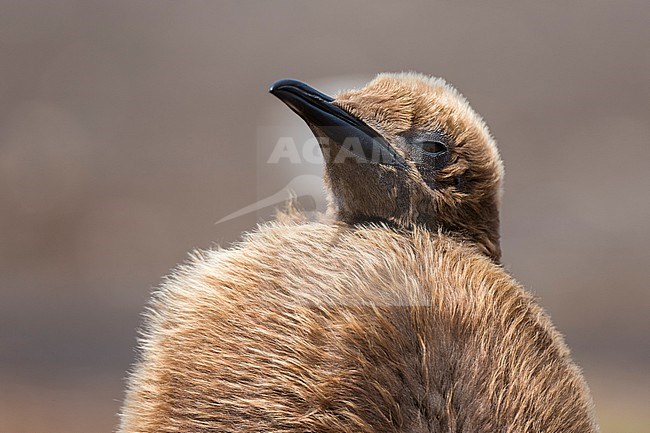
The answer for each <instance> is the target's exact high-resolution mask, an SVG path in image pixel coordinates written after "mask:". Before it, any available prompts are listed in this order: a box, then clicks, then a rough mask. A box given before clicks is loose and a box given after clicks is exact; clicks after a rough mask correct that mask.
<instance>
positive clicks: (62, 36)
mask: <svg viewBox="0 0 650 433" xmlns="http://www.w3.org/2000/svg"><path fill="white" fill-rule="evenodd" d="M649 22H650V3H649V2H647V1H636V2H635V1H610V2H602V1H591V2H586V1H582V2H577V1H576V2H570V3H569V2H531V1H529V2H515V1H514V0H510V1H469V0H462V1H451V0H447V1H439V2H416V3H408V4H406V3H402V2H395V3H384V2H377V1H373V2H356V1H355V2H333V3H331V2H327V3H326V2H288V1H276V2H268V1H267V2H261V1H260V2H253V1H248V2H236V1H227V2H226V1H216V0H213V1H189V0H188V1H163V0H140V1H116V0H111V1H64V0H60V1H57V2H52V1H41V0H39V1H37V0H16V1H6V0H0V432H2V433H17V432H29V433H39V432H68V433H70V432H84V433H88V432H103V431H110V430H111V429H113V428H114V427H115V425H116V422H117V418H116V415H115V414H116V412H117V410H118V408H119V404H120V400H121V398H122V392H123V385H124V383H123V378H124V376H125V372H126V370H127V369H128V368H129V366H130V364H131V362H132V361H133V357H134V346H135V338H136V328H137V326H138V324H139V321H140V317H139V314H140V312H141V311H142V310H143V307H144V303H145V301H146V298H147V296H148V294H149V292H150V290H151V288H152V287H154V286H155V285H156V284H158V282H159V280H160V277H161V276H162V275H164V274H165V273H167V272H168V270H169V269H170V268H172V267H173V266H174V265H175V264H176V263H178V262H179V261H182V260H183V259H184V258H185V257H186V253H187V252H188V251H189V250H191V249H193V248H197V247H208V246H210V245H211V244H213V243H215V242H217V243H221V244H224V245H227V244H228V243H229V242H232V241H234V240H237V239H238V238H239V236H240V233H241V232H242V231H246V230H251V229H253V228H254V226H255V224H256V222H257V221H259V220H260V219H263V218H264V217H265V216H268V214H269V213H270V210H269V209H266V210H262V211H261V212H258V213H254V214H250V215H248V216H245V217H241V218H236V219H233V220H230V221H228V222H225V223H222V224H215V222H216V221H217V220H219V219H220V218H221V217H223V216H224V215H227V214H229V213H230V212H232V211H234V210H236V209H238V208H240V207H242V206H245V205H247V204H250V203H252V202H254V201H255V200H257V199H258V198H260V194H262V193H264V194H265V193H266V191H261V190H260V188H262V189H264V188H268V189H269V190H270V191H275V190H279V189H280V188H282V187H283V186H284V184H285V183H286V178H282V177H281V176H280V177H279V178H278V179H277V181H274V180H273V178H272V177H271V178H267V177H266V176H268V172H269V167H261V166H260V162H259V160H260V158H259V154H260V152H262V153H264V152H265V150H264V149H262V150H260V137H259V135H260V131H265V129H263V127H273V128H278V127H280V128H281V127H282V126H283V125H282V123H283V122H284V121H285V120H286V121H287V122H291V121H293V117H292V115H291V114H290V113H289V112H288V110H287V109H286V107H284V106H283V105H282V104H281V103H279V101H277V100H275V99H274V98H273V97H271V96H270V95H268V94H267V88H268V85H269V84H270V83H271V82H272V81H274V80H275V79H277V78H282V77H286V76H291V77H294V78H298V79H301V80H304V81H306V82H309V83H330V84H329V85H330V86H332V85H333V83H336V82H338V81H337V80H339V78H337V77H344V78H340V79H341V80H353V81H354V80H358V79H359V77H362V78H364V77H370V76H372V75H373V74H375V73H376V72H381V71H401V70H416V71H420V72H425V73H428V74H434V75H439V76H443V77H445V78H447V79H448V80H449V81H451V82H452V83H454V84H455V85H456V86H457V87H458V88H459V89H460V90H461V91H462V92H463V93H465V95H466V96H467V97H468V98H469V100H470V101H471V103H472V105H473V106H474V107H475V108H476V109H477V111H479V112H480V113H481V114H482V115H483V116H484V117H485V118H486V120H487V121H488V123H489V124H490V126H491V128H492V131H493V133H494V135H495V136H496V138H497V140H498V142H499V144H500V148H501V151H502V155H503V158H504V160H505V164H506V172H507V175H506V188H505V198H504V206H503V218H502V228H503V250H504V253H505V256H504V264H505V266H506V267H507V268H508V269H509V270H510V271H511V272H512V273H513V274H514V275H515V276H516V277H517V278H518V279H519V280H521V281H522V282H523V283H524V284H525V285H526V286H527V287H528V288H529V289H531V290H532V291H533V292H534V293H535V294H536V295H538V296H539V297H540V302H541V303H542V304H543V305H544V306H545V308H546V309H547V310H548V311H549V312H550V313H551V315H552V316H553V318H554V320H555V323H556V325H557V326H558V327H559V328H560V329H561V330H562V332H563V333H564V334H565V335H566V338H567V340H568V342H569V344H570V346H571V347H572V349H573V352H574V355H575V358H576V360H577V361H578V363H580V364H581V365H582V366H583V368H584V371H585V375H586V376H587V379H588V381H589V383H590V385H591V387H592V389H593V392H594V396H595V400H596V406H597V412H598V416H599V418H600V420H601V422H602V426H603V431H612V432H613V431H616V432H622V433H625V432H641V431H643V430H646V431H647V429H648V425H650V415H649V414H648V411H647V407H648V402H649V401H650V391H649V390H650V373H649V369H650V341H649V337H648V335H649V330H650V318H649V316H650V314H649V313H650V287H649V281H650V230H649V229H648V226H649V223H650V198H649V191H650V85H649V79H650V48H649V47H650V25H649ZM345 77H348V78H345ZM349 77H357V78H354V79H351V78H349ZM326 90H331V89H326ZM273 119H281V120H273ZM298 125H299V123H298ZM291 127H292V128H296V126H295V125H294V124H292V125H291ZM297 128H302V126H297ZM301 131H302V132H301V133H306V131H307V130H306V128H304V129H303V130H301ZM261 171H264V173H265V174H264V176H265V177H264V179H262V181H260V172H261ZM271 171H272V170H271ZM269 179H270V180H269ZM261 185H262V186H261Z"/></svg>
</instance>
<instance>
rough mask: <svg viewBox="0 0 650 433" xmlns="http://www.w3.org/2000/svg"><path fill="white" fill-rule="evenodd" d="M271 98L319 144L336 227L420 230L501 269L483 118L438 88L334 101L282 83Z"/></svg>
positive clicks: (496, 194)
mask: <svg viewBox="0 0 650 433" xmlns="http://www.w3.org/2000/svg"><path fill="white" fill-rule="evenodd" d="M271 93H273V94H274V95H275V96H277V97H278V98H280V99H281V100H282V101H283V102H285V103H286V104H287V105H288V106H289V107H290V108H291V109H292V110H293V111H295V112H296V113H297V114H298V115H299V116H301V117H302V118H303V119H304V120H305V121H306V123H307V125H308V126H309V127H310V129H311V130H312V132H313V133H314V135H315V136H316V137H317V138H318V140H319V143H320V145H321V150H322V151H323V156H324V158H325V162H326V163H325V174H324V176H325V181H326V184H327V186H328V189H329V196H330V211H331V212H332V213H333V214H334V215H335V216H336V217H337V218H338V219H340V220H341V221H343V222H346V223H350V224H363V223H368V222H385V223H387V224H389V225H391V226H393V227H396V228H398V229H410V228H413V227H415V226H423V227H426V228H427V229H429V230H432V231H437V232H442V233H445V234H448V235H452V236H456V237H459V238H462V239H465V240H467V241H469V242H473V243H475V244H476V245H477V246H478V247H479V248H480V249H481V250H482V251H483V252H484V253H486V254H487V255H488V256H490V257H491V258H492V259H493V260H495V261H497V262H498V261H499V259H500V247H499V213H498V207H499V200H500V193H501V181H502V177H503V166H502V163H501V160H500V157H499V152H498V150H497V147H496V143H495V141H494V140H493V138H492V137H491V135H490V132H489V130H488V128H487V125H486V124H485V122H484V121H483V119H482V118H481V117H480V116H479V115H478V114H477V113H476V112H475V111H474V110H473V109H472V108H471V107H470V106H469V104H468V102H467V101H466V100H465V98H464V97H463V96H462V95H461V94H460V93H459V92H458V91H457V90H456V89H454V88H453V87H451V86H450V85H449V84H447V83H446V82H445V81H444V80H442V79H440V78H432V77H427V76H424V75H421V74H415V73H400V74H380V75H379V76H377V77H376V78H375V79H374V80H373V81H371V82H370V83H368V84H367V85H366V86H365V87H363V88H361V89H358V90H349V91H343V92H341V93H339V94H337V95H336V96H335V97H330V96H327V95H324V94H322V93H320V92H318V91H317V90H315V89H313V88H311V87H309V86H307V85H305V84H304V83H301V82H298V81H295V80H280V81H277V82H276V83H274V84H273V85H272V87H271Z"/></svg>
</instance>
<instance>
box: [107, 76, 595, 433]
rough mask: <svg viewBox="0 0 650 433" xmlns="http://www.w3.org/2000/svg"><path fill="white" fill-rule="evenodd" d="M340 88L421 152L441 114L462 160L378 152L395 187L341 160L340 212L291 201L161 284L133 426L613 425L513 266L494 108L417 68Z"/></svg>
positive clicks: (336, 170) (349, 429)
mask: <svg viewBox="0 0 650 433" xmlns="http://www.w3.org/2000/svg"><path fill="white" fill-rule="evenodd" d="M400 95H401V96H400ZM392 101H397V102H396V104H397V105H395V106H393V105H390V103H391V102H392ZM337 103H339V104H340V105H341V106H342V107H345V109H346V110H349V111H350V112H352V113H354V114H355V115H356V116H358V117H359V118H361V119H363V120H364V121H366V122H367V123H368V124H372V125H373V127H375V128H376V129H377V130H378V131H380V132H381V133H382V134H383V135H384V136H385V137H387V139H388V140H389V142H390V143H391V144H392V145H393V146H395V147H396V148H398V149H399V150H400V152H402V154H403V155H405V156H407V157H408V151H407V150H405V149H407V147H406V146H404V145H402V147H399V146H400V144H399V143H400V140H402V138H400V134H401V133H402V132H401V131H404V130H407V129H409V126H408V125H409V124H410V125H411V129H412V125H413V124H414V122H416V118H417V115H416V114H414V113H415V112H426V113H428V115H429V116H432V117H427V119H428V120H427V122H434V121H435V125H434V124H431V123H426V122H425V123H426V124H427V125H429V127H432V128H436V129H441V128H444V129H445V131H446V133H447V134H448V135H450V136H451V137H453V140H454V154H453V158H452V159H451V161H450V164H449V165H447V166H446V167H444V168H442V169H440V170H439V171H436V172H427V173H424V174H423V173H421V170H419V169H417V167H416V166H415V165H410V168H409V170H407V171H406V173H401V174H396V173H395V172H393V171H391V170H394V168H392V167H378V166H374V167H375V169H376V170H385V173H383V174H382V175H380V176H377V177H375V178H374V179H380V180H382V182H383V183H380V184H381V185H387V183H386V182H387V181H386V177H388V178H390V176H397V177H394V178H393V181H390V182H394V183H393V184H391V185H392V187H389V188H387V190H385V191H384V194H383V196H382V195H381V189H380V188H379V187H378V185H371V186H368V187H364V186H361V187H356V189H354V190H353V191H352V192H350V191H349V190H346V188H345V185H346V183H347V184H348V185H350V182H352V181H353V179H352V176H353V173H354V172H353V170H352V167H354V166H350V167H336V166H333V165H331V164H328V168H327V173H326V176H327V178H328V182H329V185H330V188H331V190H332V191H331V192H332V195H333V203H332V208H331V213H330V215H329V216H327V217H324V218H323V219H322V220H321V221H317V222H309V221H306V220H305V219H304V218H303V217H302V215H300V214H299V213H296V212H289V213H285V214H280V215H279V217H278V219H277V221H276V222H273V223H270V224H267V225H265V226H262V227H260V228H259V229H258V230H257V231H256V232H254V233H252V234H250V235H247V236H246V237H245V239H244V241H243V242H241V243H240V244H238V245H237V246H235V247H233V248H231V249H228V250H221V249H215V250H210V251H204V252H199V253H197V254H195V255H194V257H193V258H192V260H191V262H190V263H188V264H186V265H184V266H181V267H179V268H178V269H177V270H176V271H175V272H174V273H173V274H172V275H171V276H170V277H169V278H168V280H167V281H166V282H165V283H164V284H163V285H162V287H161V288H160V289H159V290H158V291H157V292H156V293H155V294H154V296H153V299H152V301H151V304H150V307H149V309H148V312H147V315H146V326H145V329H144V333H143V334H144V335H143V338H142V341H141V355H140V359H139V361H138V363H137V365H136V366H135V369H134V371H133V372H132V374H131V376H130V379H129V387H128V392H127V398H126V401H125V404H124V408H123V411H122V418H121V425H120V430H119V431H120V432H124V433H126V432H141V433H154V432H158V433H160V432H245V433H252V432H287V433H298V432H315V433H318V432H321V433H330V432H332V433H333V432H345V433H357V432H423V433H424V432H429V433H442V432H466V433H495V432H499V433H502V432H504V433H505V432H512V433H515V432H517V433H533V432H535V433H542V432H544V433H587V432H596V431H598V427H597V425H596V423H595V421H594V418H593V415H592V403H591V398H590V396H589V391H588V389H587V387H586V385H585V383H584V380H583V378H582V376H581V374H580V371H579V369H578V368H577V367H576V366H575V365H574V364H573V362H572V361H571V359H570V356H569V351H568V349H567V347H566V345H565V344H564V342H563V340H562V337H561V336H560V335H559V334H558V332H557V331H556V330H555V329H554V328H553V325H552V324H551V322H550V320H549V318H548V317H547V316H546V315H545V314H544V312H543V311H542V309H541V308H540V307H539V306H538V305H537V304H536V303H535V302H534V300H533V298H532V297H531V296H530V295H529V294H528V293H527V292H526V291H524V290H523V289H522V288H521V287H520V286H519V285H518V284H517V283H516V282H515V281H514V280H513V279H512V278H511V277H510V276H509V275H508V274H507V273H506V272H505V271H504V270H503V269H502V268H501V267H500V266H499V265H498V263H497V262H498V257H499V247H498V214H497V205H498V196H499V187H500V181H501V175H502V169H501V163H500V161H499V158H498V153H497V151H496V147H495V145H494V142H493V141H492V139H491V138H490V136H489V133H488V132H487V128H486V127H485V125H484V124H483V122H482V121H481V120H480V118H479V117H478V116H477V115H476V114H475V113H474V112H473V111H472V110H471V109H470V108H469V106H468V105H467V103H466V102H465V101H464V99H462V97H460V95H459V94H458V93H457V92H455V91H454V90H453V89H451V88H450V87H449V86H447V85H446V84H444V83H443V82H442V81H440V80H436V79H429V78H425V77H422V76H418V75H413V74H405V75H382V76H380V77H379V78H378V79H377V80H375V81H374V82H373V83H371V84H370V85H369V86H368V87H366V88H365V89H362V90H361V91H353V92H347V93H343V94H341V95H340V96H339V97H338V99H337ZM386 104H388V105H390V106H389V107H387V106H386ZM420 105H422V107H423V108H422V109H421V110H420V111H418V109H417V108H416V107H419V106H420ZM395 110H397V111H398V112H395ZM409 122H410V123H409ZM425 123H422V124H423V125H424V124H425ZM325 150H326V149H325ZM357 168H360V169H361V170H362V172H363V173H364V177H361V178H357V181H359V182H361V181H363V180H367V181H368V182H370V183H371V182H372V181H373V177H372V175H371V172H370V171H371V170H372V168H373V166H372V165H369V164H366V165H361V164H360V165H359V166H358V167H357ZM427 176H432V177H434V178H435V181H434V182H431V181H429V182H426V181H424V180H423V179H424V178H425V177H427ZM454 176H461V177H462V178H463V181H464V182H465V183H464V184H463V185H462V188H459V187H458V182H447V181H448V180H449V179H450V178H452V177H454ZM429 180H430V179H429ZM390 182H389V184H390ZM425 187H426V188H425ZM403 193H404V194H407V195H406V197H408V200H407V202H406V203H405V204H400V205H399V206H395V205H394V204H392V201H393V200H400V203H401V201H402V200H404V197H403V196H402V195H401V194H403ZM368 195H370V196H371V197H374V198H372V199H368V200H369V201H365V199H363V198H362V197H367V196H368ZM427 197H429V200H428V202H427ZM377 200H379V203H377ZM364 204H365V206H366V207H364ZM391 209H392V210H393V211H394V212H392V213H391V212H388V211H389V210H391ZM373 220H378V221H382V222H380V223H373V222H370V221H373Z"/></svg>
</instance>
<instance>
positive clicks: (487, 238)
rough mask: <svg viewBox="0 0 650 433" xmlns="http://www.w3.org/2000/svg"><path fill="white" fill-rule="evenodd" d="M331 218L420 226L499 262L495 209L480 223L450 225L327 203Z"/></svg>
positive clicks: (400, 228) (403, 227)
mask: <svg viewBox="0 0 650 433" xmlns="http://www.w3.org/2000/svg"><path fill="white" fill-rule="evenodd" d="M326 214H327V215H329V217H330V218H331V219H333V220H335V221H339V222H342V223H344V224H347V225H349V226H353V227H356V226H366V225H380V226H384V227H387V228H390V229H392V230H394V231H397V232H402V233H405V232H409V231H413V230H414V229H416V228H418V227H419V228H423V229H425V230H426V231H428V232H430V233H431V235H432V236H438V235H444V236H447V237H449V238H452V239H456V240H457V241H458V242H461V243H464V244H470V245H473V246H474V247H475V248H476V249H477V250H478V251H479V252H481V253H482V254H485V255H486V256H488V257H489V258H490V259H491V260H492V261H493V262H494V263H496V264H500V263H501V245H500V240H499V239H500V235H499V216H498V213H497V214H496V215H495V216H494V217H493V218H490V220H489V221H487V222H485V223H484V224H476V225H467V226H452V225H450V224H445V223H441V222H440V221H432V220H425V221H416V222H415V223H414V222H409V221H408V220H406V221H405V220H400V219H394V218H380V217H368V216H361V215H359V214H352V213H348V212H345V211H342V210H340V209H339V208H337V207H335V206H331V205H330V207H329V209H328V212H327V213H326Z"/></svg>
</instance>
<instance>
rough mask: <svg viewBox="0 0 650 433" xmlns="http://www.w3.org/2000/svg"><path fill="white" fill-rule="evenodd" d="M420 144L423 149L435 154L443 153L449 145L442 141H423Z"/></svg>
mask: <svg viewBox="0 0 650 433" xmlns="http://www.w3.org/2000/svg"><path fill="white" fill-rule="evenodd" d="M420 146H421V147H422V150H423V151H425V152H427V153H430V154H432V155H433V156H438V155H442V154H443V153H445V152H446V151H447V145H446V144H445V143H443V142H441V141H423V142H422V143H421V144H420Z"/></svg>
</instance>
